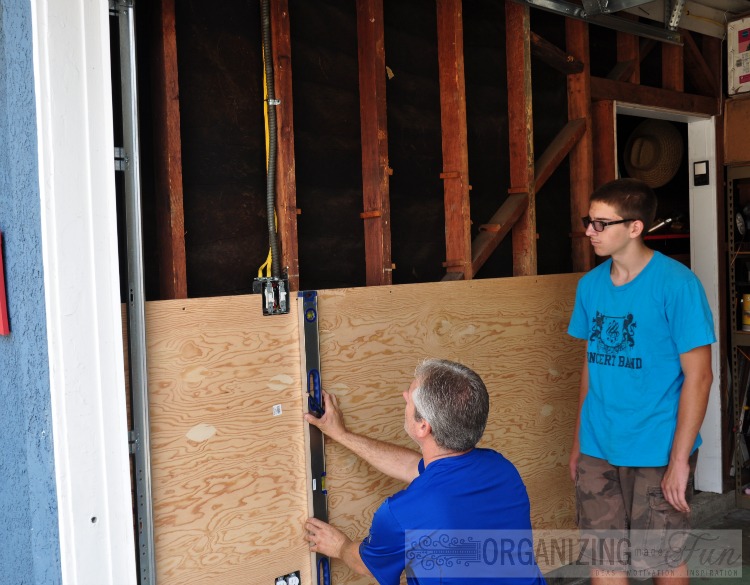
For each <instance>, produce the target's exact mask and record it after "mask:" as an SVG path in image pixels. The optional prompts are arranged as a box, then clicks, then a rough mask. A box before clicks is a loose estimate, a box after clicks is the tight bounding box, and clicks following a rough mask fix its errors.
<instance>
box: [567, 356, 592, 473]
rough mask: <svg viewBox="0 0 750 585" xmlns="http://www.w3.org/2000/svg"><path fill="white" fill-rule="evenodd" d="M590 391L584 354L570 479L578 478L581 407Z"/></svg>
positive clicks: (571, 455) (570, 462) (586, 360)
mask: <svg viewBox="0 0 750 585" xmlns="http://www.w3.org/2000/svg"><path fill="white" fill-rule="evenodd" d="M588 391H589V364H588V355H584V358H583V368H582V369H581V385H580V386H579V390H578V417H577V418H576V427H575V434H574V435H573V448H572V449H571V451H570V461H569V462H568V465H569V466H570V479H572V480H573V481H574V482H575V480H576V471H577V470H578V458H579V456H580V455H581V444H580V438H579V435H580V431H581V409H582V408H583V401H584V400H586V394H588Z"/></svg>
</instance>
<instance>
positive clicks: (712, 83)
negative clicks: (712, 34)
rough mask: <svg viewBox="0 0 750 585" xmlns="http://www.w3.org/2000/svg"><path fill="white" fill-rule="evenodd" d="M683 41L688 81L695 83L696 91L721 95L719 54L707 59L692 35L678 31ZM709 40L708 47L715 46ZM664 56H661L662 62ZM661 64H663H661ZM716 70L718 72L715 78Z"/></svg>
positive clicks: (720, 61) (715, 95)
mask: <svg viewBox="0 0 750 585" xmlns="http://www.w3.org/2000/svg"><path fill="white" fill-rule="evenodd" d="M680 34H681V35H682V39H683V42H684V54H685V65H686V67H685V73H686V74H687V75H688V78H689V79H690V81H691V82H692V83H693V85H695V87H696V89H697V91H699V92H700V93H701V94H702V95H707V96H713V97H716V98H720V97H721V90H720V88H721V67H722V60H721V55H718V59H717V55H715V54H713V55H712V57H713V58H712V59H711V60H710V61H709V60H707V59H706V58H705V57H704V55H703V53H702V52H701V50H700V49H699V48H698V45H696V44H695V39H693V35H691V34H690V32H688V31H680ZM717 40H718V39H714V40H713V41H709V42H708V45H709V47H711V48H713V47H714V46H715V44H716V43H715V41H717ZM663 62H664V57H662V63H663ZM662 66H663V65H662ZM717 72H718V73H719V76H718V79H717V75H716V74H717Z"/></svg>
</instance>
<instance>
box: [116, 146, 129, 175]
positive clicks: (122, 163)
mask: <svg viewBox="0 0 750 585" xmlns="http://www.w3.org/2000/svg"><path fill="white" fill-rule="evenodd" d="M129 163H130V159H129V158H128V155H127V154H126V153H125V149H124V148H123V147H122V146H115V171H127V170H128V164H129Z"/></svg>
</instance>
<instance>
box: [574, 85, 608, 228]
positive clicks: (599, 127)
mask: <svg viewBox="0 0 750 585" xmlns="http://www.w3.org/2000/svg"><path fill="white" fill-rule="evenodd" d="M616 119H617V114H616V112H615V103H614V102H613V101H610V100H602V101H599V102H594V103H592V104H591V121H592V128H593V132H594V138H593V140H594V148H593V157H594V189H596V188H598V187H601V186H602V185H603V184H604V183H607V182H609V181H614V180H615V179H616V178H617V122H616ZM584 215H585V214H584ZM574 227H575V228H577V229H578V231H579V232H580V233H581V234H582V233H583V226H581V224H580V223H579V225H577V226H576V225H575V224H574ZM574 233H575V230H574Z"/></svg>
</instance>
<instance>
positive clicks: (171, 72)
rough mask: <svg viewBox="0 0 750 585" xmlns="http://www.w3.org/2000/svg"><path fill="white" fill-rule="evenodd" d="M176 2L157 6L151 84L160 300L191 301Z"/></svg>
mask: <svg viewBox="0 0 750 585" xmlns="http://www.w3.org/2000/svg"><path fill="white" fill-rule="evenodd" d="M174 10H175V0H158V1H157V3H156V4H155V5H154V6H153V16H154V19H155V21H156V22H155V23H154V26H153V29H152V30H153V31H154V38H153V43H154V47H155V51H154V59H153V61H152V71H151V73H152V75H151V82H152V85H153V98H154V99H153V104H154V120H155V124H154V142H155V148H154V157H155V165H154V172H155V177H154V179H155V184H156V190H155V193H154V196H155V198H156V221H157V226H158V228H157V232H158V242H159V294H160V296H161V298H163V299H184V298H187V294H188V290H187V265H186V257H185V212H184V204H183V191H182V145H181V141H180V86H179V81H178V76H177V37H176V31H175V12H174Z"/></svg>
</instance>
